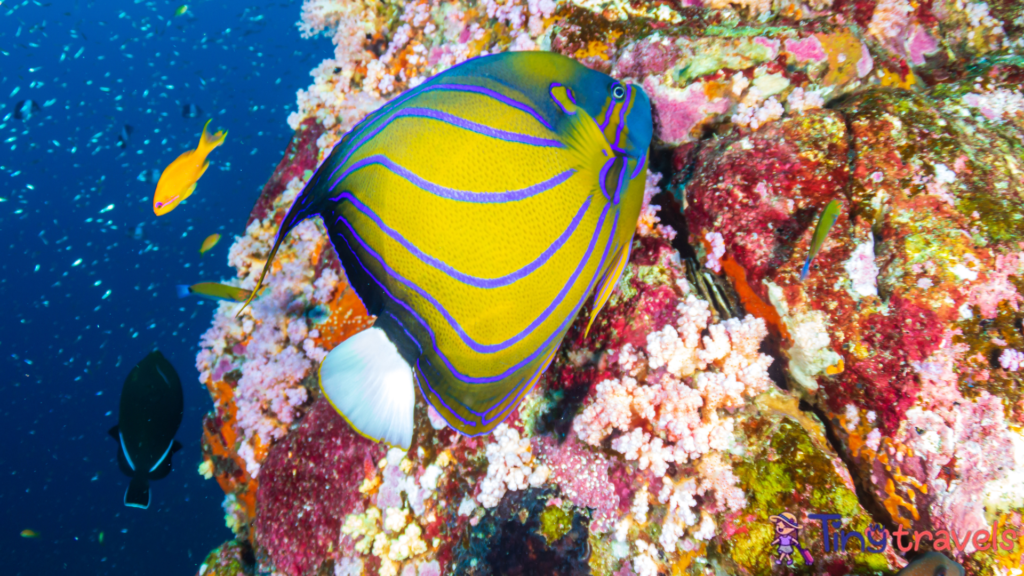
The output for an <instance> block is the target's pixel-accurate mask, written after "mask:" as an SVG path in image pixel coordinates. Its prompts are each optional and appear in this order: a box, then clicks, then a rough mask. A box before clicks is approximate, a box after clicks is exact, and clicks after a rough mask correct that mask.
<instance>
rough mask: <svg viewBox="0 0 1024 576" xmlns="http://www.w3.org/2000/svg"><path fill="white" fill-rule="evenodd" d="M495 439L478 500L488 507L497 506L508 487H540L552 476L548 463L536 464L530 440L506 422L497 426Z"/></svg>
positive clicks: (488, 448) (489, 451)
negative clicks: (534, 465)
mask: <svg viewBox="0 0 1024 576" xmlns="http://www.w3.org/2000/svg"><path fill="white" fill-rule="evenodd" d="M494 439H495V442H494V443H492V444H488V445H487V461H488V465H487V477H486V478H484V479H483V481H482V482H480V495H479V496H477V501H479V502H480V504H482V505H483V506H484V507H485V508H494V507H495V506H497V505H498V502H500V501H501V498H502V496H504V495H505V492H506V491H508V490H525V489H526V488H527V487H533V488H537V487H540V486H541V485H543V484H544V482H545V481H546V480H547V478H548V475H549V470H548V468H547V466H545V465H543V464H541V465H540V466H537V467H536V468H534V467H533V453H532V449H531V446H530V441H529V440H528V439H526V438H522V439H521V438H520V437H519V432H517V431H516V430H515V429H514V428H510V427H508V425H506V424H499V425H498V427H497V428H495V429H494Z"/></svg>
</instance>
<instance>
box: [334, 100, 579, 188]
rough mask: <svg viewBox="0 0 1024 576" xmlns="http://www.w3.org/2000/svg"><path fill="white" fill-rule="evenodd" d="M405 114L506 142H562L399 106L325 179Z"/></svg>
mask: <svg viewBox="0 0 1024 576" xmlns="http://www.w3.org/2000/svg"><path fill="white" fill-rule="evenodd" d="M405 116H411V117H421V118H422V117H425V118H432V119H434V120H440V121H442V122H447V123H449V124H452V125H454V126H457V127H459V128H462V129H464V130H469V131H471V132H475V133H477V134H480V135H482V136H489V137H491V138H497V139H500V140H504V141H506V142H517V143H520V144H528V145H531V146H545V147H556V148H561V147H562V143H561V142H559V141H558V140H554V139H550V138H538V137H536V136H529V135H526V134H517V133H515V132H507V131H505V130H498V129H496V128H491V127H489V126H486V125H484V124H478V123H476V122H472V121H469V120H466V119H464V118H460V117H458V116H455V115H454V114H449V113H447V112H442V111H440V110H434V109H432V108H400V109H398V110H397V111H395V112H394V113H393V114H391V115H390V116H388V117H387V118H385V119H384V121H383V122H381V123H380V124H378V125H377V126H376V127H375V128H374V129H373V130H372V131H370V132H369V133H366V134H365V135H363V136H362V138H361V139H360V140H359V142H358V143H356V144H355V145H353V146H351V147H350V148H349V149H348V152H346V153H345V155H344V156H343V157H342V158H341V160H340V161H338V165H337V166H336V167H335V168H334V170H332V171H331V174H330V176H328V177H327V179H328V180H330V179H331V178H334V174H335V173H336V172H337V171H338V170H340V169H341V167H342V166H344V165H345V164H347V163H348V161H349V160H351V159H352V156H353V155H355V153H356V152H358V151H359V150H361V149H362V147H363V145H365V144H366V143H367V142H369V141H370V140H372V139H374V138H376V137H377V135H378V134H380V133H381V132H382V131H383V130H384V129H385V128H387V127H388V126H390V125H391V122H392V120H395V119H397V118H402V117H405ZM353 138H355V135H353Z"/></svg>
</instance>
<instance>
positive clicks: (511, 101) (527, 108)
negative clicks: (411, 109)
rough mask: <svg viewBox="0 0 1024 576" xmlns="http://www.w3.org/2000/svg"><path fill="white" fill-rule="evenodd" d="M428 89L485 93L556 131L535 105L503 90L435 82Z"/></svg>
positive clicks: (426, 89)
mask: <svg viewBox="0 0 1024 576" xmlns="http://www.w3.org/2000/svg"><path fill="white" fill-rule="evenodd" d="M428 90H454V91H458V92H472V93H474V94H483V95H484V96H489V97H491V98H494V99H495V100H497V101H499V102H501V103H502V104H505V105H506V106H511V107H513V108H516V109H517V110H522V111H523V112H526V113H527V114H529V115H530V116H533V117H534V118H535V119H536V120H537V121H538V122H540V123H541V125H542V126H544V127H545V128H547V129H548V130H551V131H552V132H554V130H555V129H554V127H552V126H551V124H549V123H548V121H547V120H545V119H544V117H543V116H541V114H540V113H539V112H537V111H536V110H534V109H533V107H531V106H529V105H527V104H524V103H522V102H520V101H518V100H515V99H513V98H509V97H508V96H505V95H504V94H502V93H501V92H497V91H495V90H491V89H490V88H484V87H483V86H474V85H472V84H434V85H433V86H430V87H429V88H425V89H424V90H423V92H427V91H428Z"/></svg>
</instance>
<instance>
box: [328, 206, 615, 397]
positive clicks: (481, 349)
mask: <svg viewBox="0 0 1024 576" xmlns="http://www.w3.org/2000/svg"><path fill="white" fill-rule="evenodd" d="M609 207H610V205H607V204H606V205H605V207H604V210H603V211H602V212H601V219H600V221H599V223H598V226H597V228H596V229H595V230H594V235H593V236H592V237H591V239H590V246H589V247H588V248H587V254H588V256H587V257H586V258H582V259H580V263H579V264H578V265H577V266H576V270H574V271H573V274H572V276H571V277H570V278H569V280H568V281H567V282H566V283H565V286H563V287H562V289H561V290H560V291H559V293H558V295H557V296H555V298H554V299H553V300H552V302H551V304H549V305H548V307H547V308H546V309H545V310H544V311H543V312H541V314H540V315H539V316H538V317H537V318H535V319H534V320H533V321H532V322H530V324H529V325H528V326H527V327H526V328H524V329H523V330H522V331H521V332H519V334H516V335H515V336H513V337H512V338H509V339H508V340H506V341H504V342H500V343H498V344H480V343H479V342H477V341H475V340H473V339H472V338H470V337H469V335H468V334H466V332H465V331H464V330H463V329H462V326H461V325H460V324H459V323H458V321H456V320H455V318H454V317H452V315H451V314H450V313H449V312H448V310H446V309H445V308H444V306H442V305H441V303H440V302H438V301H437V299H436V298H434V297H433V295H431V294H430V293H429V292H427V291H426V290H424V289H423V288H421V287H420V286H418V285H417V284H416V283H414V282H412V281H410V280H408V279H407V278H405V277H404V276H402V275H401V274H399V273H398V272H397V271H396V270H395V269H394V268H392V267H391V266H389V265H388V263H387V262H385V261H384V259H383V258H381V257H380V255H379V254H378V253H377V252H376V251H375V250H374V249H373V248H371V247H370V245H369V244H367V243H366V241H365V240H363V239H362V237H360V236H359V234H357V233H356V231H355V228H353V227H352V224H350V223H349V221H348V220H346V219H345V218H344V217H343V216H338V219H337V220H336V221H335V224H337V223H338V222H343V223H344V224H345V227H346V228H348V230H349V232H351V233H352V236H353V237H354V238H355V239H356V241H357V242H359V244H360V245H361V246H362V247H363V249H364V250H366V251H367V252H368V253H369V254H370V255H371V256H373V258H374V259H375V260H377V261H378V262H380V264H381V267H383V268H384V270H385V272H387V274H388V276H390V277H391V278H393V279H395V280H397V281H398V282H399V283H401V284H403V285H404V286H405V287H407V288H409V289H410V290H412V291H413V292H415V293H416V294H417V295H419V296H420V297H421V298H423V299H424V300H426V301H427V302H429V303H430V304H431V305H432V306H433V307H434V308H435V309H436V310H437V311H438V312H439V313H440V314H441V316H443V317H444V319H445V320H446V321H447V322H448V324H449V325H450V326H451V327H452V329H453V330H455V333H456V334H458V335H459V338H460V339H461V340H462V342H463V343H464V344H465V345H466V346H468V347H469V348H470V349H471V350H473V351H474V352H477V353H480V354H493V353H495V352H501V351H502V350H505V349H506V348H508V347H510V346H513V345H515V344H517V343H519V341H521V340H522V339H523V338H525V337H527V336H529V335H530V333H532V332H533V331H534V330H536V329H537V327H538V326H540V325H541V324H542V323H543V322H544V321H545V320H547V317H548V316H550V315H551V313H552V312H553V311H554V309H555V308H557V307H558V305H559V304H560V303H561V302H562V300H564V299H565V295H566V293H567V292H568V291H569V289H570V288H571V287H572V285H573V284H575V283H576V279H577V278H578V277H579V275H580V273H582V271H583V268H584V267H585V265H586V263H587V261H588V260H589V254H591V253H592V252H593V250H594V245H595V244H596V243H597V238H598V236H600V233H601V228H602V227H603V225H604V219H605V217H606V216H607V215H608V209H609ZM616 217H617V215H616ZM580 304H581V305H582V300H581V302H580ZM434 349H435V350H437V343H436V342H435V343H434ZM438 353H439V354H440V350H438ZM442 357H443V355H442ZM445 364H446V365H448V367H449V368H450V369H451V370H452V372H453V373H454V372H455V369H454V367H453V366H451V364H450V363H449V362H448V361H447V359H445ZM514 371H515V370H514V369H510V371H507V373H511V372H514ZM499 379H500V378H499ZM470 380H475V379H470ZM481 381H482V382H493V381H494V380H481Z"/></svg>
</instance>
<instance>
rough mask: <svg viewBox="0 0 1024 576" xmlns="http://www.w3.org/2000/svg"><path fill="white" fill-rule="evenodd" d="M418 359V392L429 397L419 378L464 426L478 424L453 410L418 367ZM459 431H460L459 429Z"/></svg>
mask: <svg viewBox="0 0 1024 576" xmlns="http://www.w3.org/2000/svg"><path fill="white" fill-rule="evenodd" d="M420 360H421V358H417V359H416V373H417V374H419V376H420V377H419V378H417V379H416V385H417V386H419V387H420V394H423V397H424V398H427V399H429V398H430V397H429V396H427V391H426V390H424V389H423V385H422V384H420V380H421V379H422V380H423V381H424V382H426V383H427V388H429V389H430V391H431V392H433V393H434V396H435V397H436V398H437V399H438V400H440V401H441V404H442V405H443V406H444V407H445V408H447V409H448V412H450V413H451V414H452V415H454V416H455V417H456V418H458V419H459V421H460V422H462V423H463V424H465V425H466V426H470V427H473V428H475V427H476V426H478V424H477V423H476V420H466V419H465V418H463V417H462V415H460V414H459V413H458V412H457V411H455V410H453V409H452V407H451V406H449V405H448V403H447V402H445V401H444V396H441V395H440V394H438V393H437V390H434V387H433V386H431V385H430V379H429V378H427V375H426V374H424V373H423V369H422V368H420ZM428 363H429V362H428ZM460 432H461V430H460ZM481 434H483V432H481Z"/></svg>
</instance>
